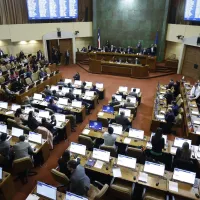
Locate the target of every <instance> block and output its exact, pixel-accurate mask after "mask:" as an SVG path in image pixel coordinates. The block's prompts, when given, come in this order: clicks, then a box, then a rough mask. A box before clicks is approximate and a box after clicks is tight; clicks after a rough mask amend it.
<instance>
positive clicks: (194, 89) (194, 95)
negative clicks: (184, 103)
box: [190, 83, 200, 100]
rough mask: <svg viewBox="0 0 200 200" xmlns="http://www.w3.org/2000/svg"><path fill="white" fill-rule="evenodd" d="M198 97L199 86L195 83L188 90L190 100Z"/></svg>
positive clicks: (199, 93) (199, 94)
mask: <svg viewBox="0 0 200 200" xmlns="http://www.w3.org/2000/svg"><path fill="white" fill-rule="evenodd" d="M199 97H200V87H199V85H198V83H195V84H194V86H193V87H192V89H191V91H190V100H197V99H198V98H199Z"/></svg>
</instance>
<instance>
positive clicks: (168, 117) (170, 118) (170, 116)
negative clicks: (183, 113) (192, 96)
mask: <svg viewBox="0 0 200 200" xmlns="http://www.w3.org/2000/svg"><path fill="white" fill-rule="evenodd" d="M165 121H166V123H165V124H164V125H163V126H164V127H163V132H164V133H165V134H170V133H171V128H172V126H173V123H174V121H175V116H174V113H173V111H172V108H168V110H167V112H166V114H165Z"/></svg>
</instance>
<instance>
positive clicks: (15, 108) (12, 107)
mask: <svg viewBox="0 0 200 200" xmlns="http://www.w3.org/2000/svg"><path fill="white" fill-rule="evenodd" d="M18 108H21V105H18V104H15V103H13V104H12V106H11V110H13V111H16V110H17V109H18Z"/></svg>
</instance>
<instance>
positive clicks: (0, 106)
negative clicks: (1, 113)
mask: <svg viewBox="0 0 200 200" xmlns="http://www.w3.org/2000/svg"><path fill="white" fill-rule="evenodd" d="M0 108H4V109H7V108H8V102H3V101H0Z"/></svg>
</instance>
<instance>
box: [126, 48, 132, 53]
mask: <svg viewBox="0 0 200 200" xmlns="http://www.w3.org/2000/svg"><path fill="white" fill-rule="evenodd" d="M126 53H127V54H132V53H133V49H132V48H131V47H130V46H128V48H127V49H126Z"/></svg>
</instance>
